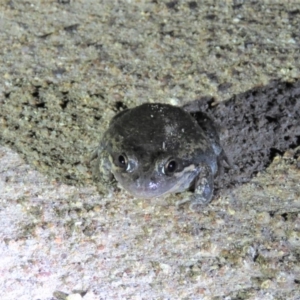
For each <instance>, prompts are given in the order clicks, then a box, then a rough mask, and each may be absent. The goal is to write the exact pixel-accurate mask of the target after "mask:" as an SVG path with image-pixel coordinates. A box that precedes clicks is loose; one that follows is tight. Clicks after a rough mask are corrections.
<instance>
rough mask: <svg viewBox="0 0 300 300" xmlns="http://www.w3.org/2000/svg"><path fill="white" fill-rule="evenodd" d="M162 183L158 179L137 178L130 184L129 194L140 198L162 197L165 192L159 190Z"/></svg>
mask: <svg viewBox="0 0 300 300" xmlns="http://www.w3.org/2000/svg"><path fill="white" fill-rule="evenodd" d="M161 187H162V182H161V181H160V180H159V178H155V177H150V178H145V177H139V178H137V179H136V180H135V181H134V182H132V184H131V186H130V187H129V190H130V192H131V193H132V194H133V195H134V196H136V197H141V198H153V197H158V196H160V195H162V194H163V193H164V192H165V191H164V190H162V189H161Z"/></svg>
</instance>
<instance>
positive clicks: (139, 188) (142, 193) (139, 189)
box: [117, 165, 199, 199]
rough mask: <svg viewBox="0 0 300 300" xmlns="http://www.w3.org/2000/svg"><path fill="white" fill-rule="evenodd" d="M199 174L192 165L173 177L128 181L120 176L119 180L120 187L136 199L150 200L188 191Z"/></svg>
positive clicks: (153, 177) (142, 178) (147, 177)
mask: <svg viewBox="0 0 300 300" xmlns="http://www.w3.org/2000/svg"><path fill="white" fill-rule="evenodd" d="M198 172H199V170H198V169H197V168H195V166H194V165H191V166H189V167H187V168H185V169H183V170H182V171H181V172H177V173H175V174H174V175H173V176H171V177H167V176H162V175H160V176H145V177H140V178H138V179H136V180H134V181H128V180H125V178H122V177H120V176H118V178H117V179H118V182H119V183H120V185H121V186H122V187H123V188H124V189H125V190H127V191H128V192H129V193H130V194H132V195H133V196H134V197H136V198H145V199H150V198H156V197H160V196H163V195H165V194H168V193H180V192H183V191H185V190H187V189H188V188H189V187H190V186H191V184H192V182H193V181H194V179H195V176H196V175H197V173H198ZM127 179H128V178H127Z"/></svg>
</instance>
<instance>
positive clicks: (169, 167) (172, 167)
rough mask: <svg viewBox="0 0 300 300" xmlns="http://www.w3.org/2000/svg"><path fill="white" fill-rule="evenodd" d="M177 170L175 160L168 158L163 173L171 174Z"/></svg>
mask: <svg viewBox="0 0 300 300" xmlns="http://www.w3.org/2000/svg"><path fill="white" fill-rule="evenodd" d="M176 170H177V162H176V161H175V160H174V159H171V160H169V161H168V162H167V163H166V164H165V166H164V169H163V171H164V173H165V174H166V175H172V174H173V173H174V172H175V171H176Z"/></svg>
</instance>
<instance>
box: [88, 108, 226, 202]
mask: <svg viewBox="0 0 300 300" xmlns="http://www.w3.org/2000/svg"><path fill="white" fill-rule="evenodd" d="M225 158H226V156H225V153H224V151H223V149H222V147H221V145H220V141H219V137H218V133H217V130H216V128H215V126H214V124H213V122H212V121H211V120H210V119H209V118H208V117H207V116H206V115H205V114H204V113H202V112H198V113H188V112H187V111H185V110H184V109H182V108H180V107H176V106H172V105H168V104H158V103H156V104H142V105H140V106H137V107H135V108H132V109H127V110H124V111H122V112H120V113H119V114H117V115H116V116H115V117H114V118H113V119H112V120H111V122H110V125H109V128H108V130H107V131H106V132H105V133H104V134H103V136H102V139H101V142H100V145H99V146H98V148H97V149H96V150H95V151H94V153H93V154H92V157H91V161H92V160H94V159H96V163H95V165H94V170H93V174H94V177H95V180H97V181H98V184H99V183H100V184H101V190H102V189H103V188H107V187H109V186H111V185H114V186H116V185H117V183H119V184H120V185H121V186H122V187H123V188H124V189H125V190H127V191H128V192H130V193H131V194H132V195H134V196H135V197H138V198H153V197H158V196H161V195H164V194H167V193H179V192H184V191H186V190H187V191H188V192H187V196H186V197H185V198H184V199H183V200H182V201H180V202H178V203H177V204H182V203H185V202H188V201H190V203H191V207H192V206H193V205H195V204H205V203H208V202H210V201H211V199H212V196H213V185H214V176H215V175H216V174H217V172H218V169H220V166H221V164H220V161H221V160H222V159H225Z"/></svg>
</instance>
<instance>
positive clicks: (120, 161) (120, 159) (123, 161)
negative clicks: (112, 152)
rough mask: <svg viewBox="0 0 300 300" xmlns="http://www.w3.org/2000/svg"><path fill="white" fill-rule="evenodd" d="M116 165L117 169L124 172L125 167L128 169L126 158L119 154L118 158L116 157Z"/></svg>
mask: <svg viewBox="0 0 300 300" xmlns="http://www.w3.org/2000/svg"><path fill="white" fill-rule="evenodd" d="M116 162H117V165H118V167H120V168H122V169H124V170H126V169H127V167H128V158H127V156H126V155H125V154H120V155H119V156H118V157H117V161H116Z"/></svg>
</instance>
